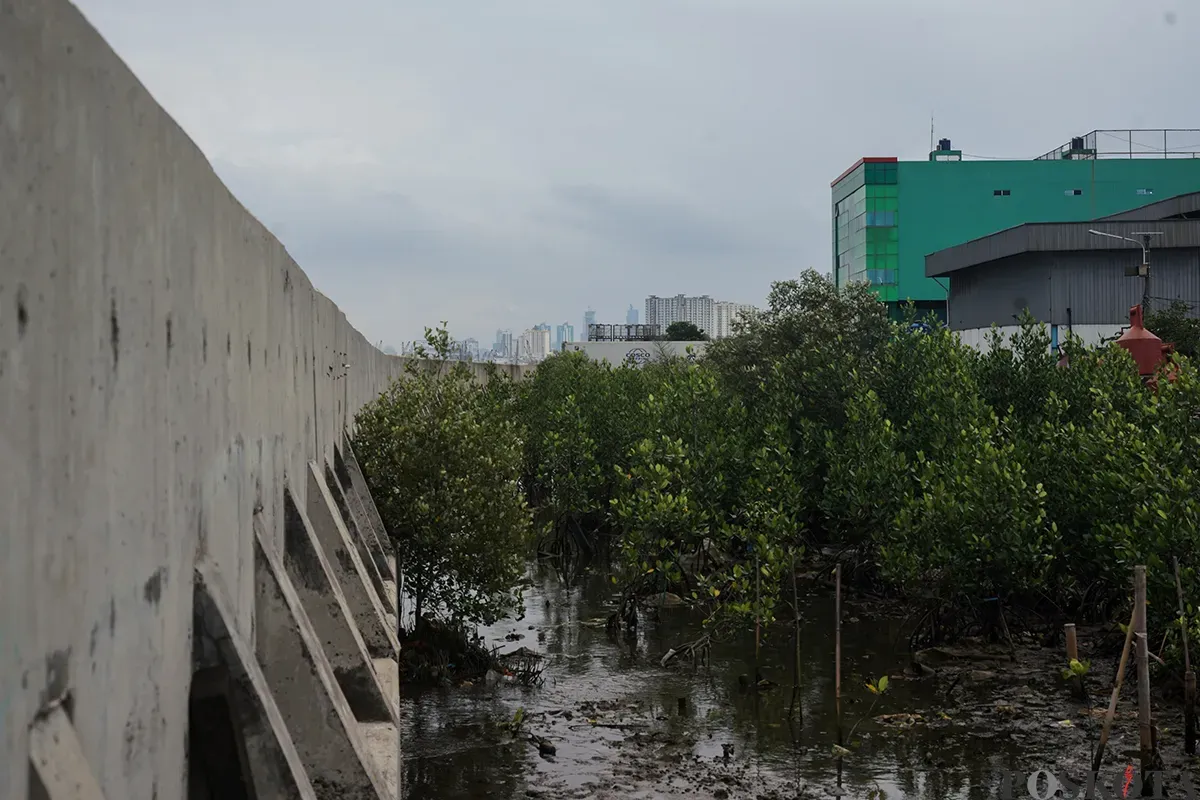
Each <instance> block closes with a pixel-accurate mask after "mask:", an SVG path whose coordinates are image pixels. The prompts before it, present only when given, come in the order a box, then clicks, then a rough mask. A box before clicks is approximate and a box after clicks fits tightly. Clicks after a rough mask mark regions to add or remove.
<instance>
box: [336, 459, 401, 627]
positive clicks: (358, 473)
mask: <svg viewBox="0 0 1200 800" xmlns="http://www.w3.org/2000/svg"><path fill="white" fill-rule="evenodd" d="M343 453H344V455H343ZM333 455H334V459H335V461H334V471H335V472H336V473H337V479H338V481H339V482H340V483H341V486H342V491H343V492H345V495H346V498H347V500H348V501H349V503H350V506H351V511H352V513H353V514H354V515H355V518H356V522H357V524H358V526H359V529H360V533H361V535H362V536H363V539H364V541H365V542H366V544H367V547H368V549H369V550H370V551H371V558H372V559H374V561H375V568H376V569H377V570H379V574H380V576H381V577H382V578H383V580H385V581H391V582H392V583H393V584H394V583H395V582H396V573H395V571H394V570H393V568H392V564H391V563H389V561H388V555H389V554H390V553H392V546H391V542H390V540H389V538H388V533H387V530H385V529H384V527H383V520H382V519H380V517H379V510H378V509H377V508H375V501H374V499H373V498H372V497H371V493H370V491H368V489H367V482H366V479H365V478H364V477H363V474H362V470H361V469H360V468H359V466H358V459H357V457H355V455H354V449H353V448H352V447H351V446H350V443H349V441H347V442H346V445H345V447H342V448H338V449H337V450H335V451H334V454H333ZM364 499H365V502H364ZM392 610H393V611H395V607H394V606H393V608H392Z"/></svg>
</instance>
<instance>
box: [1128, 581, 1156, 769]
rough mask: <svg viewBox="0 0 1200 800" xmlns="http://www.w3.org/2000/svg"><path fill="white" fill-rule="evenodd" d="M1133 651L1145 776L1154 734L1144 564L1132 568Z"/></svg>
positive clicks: (1150, 762) (1151, 754)
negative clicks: (1134, 618)
mask: <svg viewBox="0 0 1200 800" xmlns="http://www.w3.org/2000/svg"><path fill="white" fill-rule="evenodd" d="M1133 608H1134V613H1135V614H1136V615H1137V624H1136V625H1134V629H1135V630H1134V634H1133V635H1134V646H1135V649H1134V653H1135V655H1136V656H1137V680H1138V743H1139V745H1140V748H1141V759H1142V775H1148V774H1149V772H1150V770H1151V768H1152V762H1153V751H1154V741H1153V736H1154V734H1153V733H1152V731H1151V725H1152V723H1151V719H1150V647H1149V642H1148V641H1147V640H1146V567H1145V566H1142V565H1139V566H1136V567H1134V568H1133Z"/></svg>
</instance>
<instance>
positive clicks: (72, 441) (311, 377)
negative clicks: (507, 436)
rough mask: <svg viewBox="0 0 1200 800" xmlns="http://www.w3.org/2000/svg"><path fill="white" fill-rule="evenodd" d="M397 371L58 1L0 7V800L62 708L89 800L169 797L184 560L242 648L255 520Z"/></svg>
mask: <svg viewBox="0 0 1200 800" xmlns="http://www.w3.org/2000/svg"><path fill="white" fill-rule="evenodd" d="M402 363H403V362H402V361H401V360H400V359H398V358H392V357H388V356H385V355H384V354H382V353H380V352H378V351H377V350H375V349H374V348H373V347H372V346H371V345H370V343H369V342H368V341H367V340H366V339H365V338H364V337H363V336H362V335H361V334H360V333H359V332H358V331H356V330H355V329H354V328H353V327H351V325H350V324H349V323H348V322H347V321H346V318H345V316H344V315H343V314H342V313H341V312H340V311H339V310H338V308H337V307H336V306H335V305H334V304H333V303H332V302H330V300H329V299H327V298H326V297H324V296H323V295H321V294H320V293H319V292H318V291H317V290H316V289H315V288H314V287H313V286H312V284H311V283H310V282H309V280H308V278H307V277H306V276H305V274H304V273H303V272H302V271H301V270H300V269H299V267H297V266H296V264H295V263H294V262H293V261H292V259H291V258H290V257H289V256H288V254H287V252H286V251H285V250H284V248H283V246H282V245H281V244H280V243H279V242H278V241H277V240H276V239H275V238H274V237H272V236H271V234H270V233H269V232H268V231H267V230H266V229H264V228H263V226H262V225H261V224H259V223H258V221H257V220H255V219H254V217H252V216H251V215H250V214H249V213H247V211H246V210H245V209H244V208H243V207H242V206H241V204H240V203H238V201H237V200H236V199H235V198H234V197H232V196H231V195H230V193H229V192H228V190H227V189H226V188H225V187H224V186H223V185H222V184H221V182H220V181H219V180H218V179H217V177H216V176H215V175H214V173H213V171H212V169H211V167H210V166H209V164H208V162H207V161H206V160H205V158H204V156H203V155H202V154H201V153H200V151H199V150H198V149H197V147H196V146H195V145H194V144H193V143H192V142H191V140H190V139H189V138H188V137H187V136H186V135H185V134H184V132H183V131H181V130H180V129H179V127H178V126H177V125H176V124H175V123H174V121H173V120H171V118H170V117H169V116H168V115H167V114H166V113H165V112H164V111H163V110H162V108H160V107H159V106H158V104H157V103H156V102H155V101H154V99H153V98H152V97H151V96H150V95H149V93H148V92H147V91H146V90H145V88H144V87H143V86H142V85H141V84H140V83H139V82H138V81H137V79H136V78H135V77H134V76H133V75H132V74H131V73H130V71H129V70H128V69H127V68H126V66H125V65H124V64H123V63H122V62H121V60H120V59H119V58H118V57H117V56H116V55H115V54H114V53H113V51H112V50H111V49H110V48H109V47H108V45H107V44H106V43H105V42H104V41H103V39H102V38H101V37H100V36H99V35H98V34H97V33H96V31H95V30H94V29H93V28H92V27H91V26H90V25H89V24H88V23H87V22H86V21H85V20H84V18H83V17H82V15H81V14H80V13H79V12H78V11H77V10H76V9H75V8H74V7H73V6H72V5H71V4H70V3H69V2H67V0H3V2H0V797H3V798H10V797H11V798H24V797H27V796H28V795H27V791H28V775H29V769H28V764H29V754H30V749H29V748H30V740H29V726H30V724H31V722H32V721H33V720H34V718H35V716H36V715H37V713H38V711H39V709H40V708H42V707H43V705H44V703H45V701H46V699H47V698H49V697H53V696H55V693H56V692H57V691H58V690H59V689H61V688H62V687H67V688H69V690H70V691H71V693H72V698H73V711H72V719H73V727H74V729H75V733H76V735H77V738H78V743H79V749H80V751H81V753H82V754H83V756H84V757H85V758H86V759H87V762H88V764H89V766H90V769H91V771H92V773H93V774H94V776H95V778H96V780H97V783H98V784H99V786H100V788H101V790H102V791H103V792H104V794H105V796H106V797H109V798H151V797H157V798H158V800H179V799H180V798H182V797H184V796H185V792H186V787H185V786H184V775H185V774H186V770H185V763H184V762H185V758H186V745H185V740H186V732H187V724H188V717H187V715H188V689H189V685H190V680H191V642H190V636H191V623H190V620H191V615H192V601H193V597H192V583H193V581H192V575H193V569H194V566H195V564H196V560H197V557H198V556H202V557H203V559H204V563H205V565H206V569H210V570H211V571H212V574H213V575H214V576H219V578H220V580H221V582H222V583H223V584H224V585H225V586H226V587H228V592H229V614H230V617H231V620H232V622H231V624H232V626H233V627H232V629H233V630H234V631H236V633H237V634H238V636H239V637H241V638H242V639H244V640H245V641H254V640H256V638H257V637H258V636H259V635H261V634H262V633H263V631H262V628H263V627H264V624H265V623H264V621H262V620H258V619H256V611H255V557H254V552H255V536H254V533H253V527H252V521H253V520H254V519H255V518H256V517H257V518H258V519H259V520H260V522H261V525H262V530H263V539H264V544H265V546H266V547H268V548H270V549H272V550H274V551H275V552H278V551H279V550H280V548H281V546H282V542H283V538H284V536H283V533H284V514H283V497H284V487H285V485H290V486H291V488H292V490H293V492H294V493H295V495H296V502H297V503H298V505H299V506H300V507H301V508H305V507H307V503H308V481H307V476H306V472H307V467H308V464H309V462H315V463H318V464H326V463H331V462H332V460H333V458H334V447H335V445H337V444H338V442H339V439H340V434H341V432H342V431H344V430H346V429H349V428H351V427H352V423H353V415H354V413H355V411H356V410H357V409H358V408H360V407H361V406H362V404H364V403H365V402H368V401H369V400H370V399H372V398H373V397H375V396H376V395H377V394H378V392H379V391H381V389H382V388H383V387H384V386H385V385H386V384H387V382H388V381H389V380H390V379H392V378H393V377H395V376H397V375H399V374H400V372H401V370H402ZM343 364H349V367H348V368H343V367H342V366H341V365H343ZM280 624H283V623H280ZM393 636H394V632H393ZM276 700H278V701H280V706H281V707H282V706H283V701H284V700H287V698H280V697H276ZM292 733H293V738H295V736H294V734H295V732H294V731H293V732H292ZM305 766H306V767H307V766H309V765H307V764H306V765H305ZM310 772H311V767H310Z"/></svg>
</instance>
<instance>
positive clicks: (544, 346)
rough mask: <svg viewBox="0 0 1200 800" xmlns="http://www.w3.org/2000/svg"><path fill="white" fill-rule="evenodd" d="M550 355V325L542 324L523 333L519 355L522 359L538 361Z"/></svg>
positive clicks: (519, 344) (519, 345) (519, 343)
mask: <svg viewBox="0 0 1200 800" xmlns="http://www.w3.org/2000/svg"><path fill="white" fill-rule="evenodd" d="M548 355H550V326H549V325H547V326H546V327H545V328H543V327H541V326H540V325H539V326H538V327H535V328H530V329H529V330H527V331H525V332H524V333H522V334H521V338H520V340H519V342H518V352H517V357H518V358H519V359H520V360H521V361H532V362H538V361H541V360H543V359H544V358H546V356H548Z"/></svg>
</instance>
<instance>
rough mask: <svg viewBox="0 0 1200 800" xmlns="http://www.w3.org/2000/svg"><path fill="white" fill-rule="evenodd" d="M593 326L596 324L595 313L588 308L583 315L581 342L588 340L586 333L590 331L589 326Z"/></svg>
mask: <svg viewBox="0 0 1200 800" xmlns="http://www.w3.org/2000/svg"><path fill="white" fill-rule="evenodd" d="M595 324H596V312H595V311H592V309H590V308H589V309H588V310H587V311H586V312H584V314H583V337H582V338H583V341H585V342H586V341H587V340H588V331H589V330H590V329H591V326H592V325H595Z"/></svg>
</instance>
